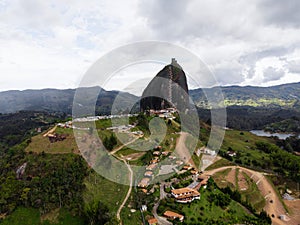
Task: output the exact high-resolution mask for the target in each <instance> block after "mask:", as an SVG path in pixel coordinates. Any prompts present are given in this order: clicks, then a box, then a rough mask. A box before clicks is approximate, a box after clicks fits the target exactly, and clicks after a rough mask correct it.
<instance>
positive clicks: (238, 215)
mask: <svg viewBox="0 0 300 225" xmlns="http://www.w3.org/2000/svg"><path fill="white" fill-rule="evenodd" d="M214 192H215V193H216V192H219V193H221V192H220V191H219V190H215V191H214ZM210 194H211V192H210V191H208V190H202V191H201V199H200V200H195V201H193V202H192V203H190V204H175V206H176V208H174V209H173V208H168V207H165V208H164V210H168V209H170V210H173V211H176V210H177V211H178V212H179V213H182V214H184V215H185V219H184V222H185V223H186V224H196V223H198V224H205V223H206V222H207V221H209V220H210V221H212V220H222V221H225V222H227V224H234V223H237V222H239V221H240V222H241V221H242V220H243V218H245V216H246V215H248V216H249V214H248V213H247V212H246V211H245V210H244V208H243V207H241V206H240V205H239V204H238V203H237V202H235V201H231V202H230V204H229V206H228V207H227V208H226V209H225V210H224V209H222V208H221V207H219V206H216V205H215V204H212V203H211V202H210V200H209V198H210V197H209V196H210Z"/></svg>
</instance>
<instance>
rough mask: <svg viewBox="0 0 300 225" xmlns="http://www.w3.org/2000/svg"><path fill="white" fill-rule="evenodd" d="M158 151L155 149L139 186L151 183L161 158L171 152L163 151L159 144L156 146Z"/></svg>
mask: <svg viewBox="0 0 300 225" xmlns="http://www.w3.org/2000/svg"><path fill="white" fill-rule="evenodd" d="M155 150H156V151H154V152H153V153H152V154H153V157H152V159H151V160H150V163H149V165H148V166H147V167H146V172H145V173H144V177H143V178H142V180H141V181H140V183H139V184H138V187H141V188H146V187H148V185H149V184H150V181H151V180H152V179H153V178H154V170H155V169H156V168H157V167H158V163H159V161H160V160H161V157H163V156H168V155H169V154H170V153H171V152H170V151H161V150H162V147H161V146H157V147H156V148H155Z"/></svg>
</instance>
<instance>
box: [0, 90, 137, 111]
mask: <svg viewBox="0 0 300 225" xmlns="http://www.w3.org/2000/svg"><path fill="white" fill-rule="evenodd" d="M82 89H83V90H84V92H85V94H86V96H89V93H92V94H94V93H99V92H100V91H101V92H100V95H99V97H98V99H97V103H96V113H102V114H109V113H110V110H111V106H112V104H113V102H114V100H115V98H116V96H118V99H119V100H120V101H118V102H120V104H122V106H121V107H122V108H123V109H127V107H128V105H129V103H132V102H136V101H138V99H139V98H138V97H136V96H134V95H132V94H129V93H126V92H119V91H106V90H104V89H102V88H100V87H88V88H82ZM75 92H76V89H65V90H58V89H41V90H24V91H5V92H0V113H13V112H17V111H21V110H31V111H50V112H64V113H68V114H71V113H72V106H73V99H74V94H75ZM128 110H130V109H128Z"/></svg>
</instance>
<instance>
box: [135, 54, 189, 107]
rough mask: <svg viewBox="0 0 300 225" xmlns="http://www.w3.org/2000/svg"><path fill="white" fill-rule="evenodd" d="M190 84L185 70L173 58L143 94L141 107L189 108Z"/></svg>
mask: <svg viewBox="0 0 300 225" xmlns="http://www.w3.org/2000/svg"><path fill="white" fill-rule="evenodd" d="M188 105H189V97H188V86H187V80H186V76H185V73H184V71H183V70H182V68H181V66H180V65H179V64H178V63H177V61H176V60H175V59H174V58H173V59H172V63H171V64H169V65H167V66H165V67H164V68H163V69H162V70H161V71H160V72H159V73H158V74H157V75H156V76H155V77H154V78H153V79H152V80H151V82H150V83H149V85H148V86H147V87H146V89H145V90H144V92H143V94H142V98H141V102H140V109H141V111H146V110H149V109H154V110H160V109H166V108H170V107H175V108H177V109H181V110H184V109H186V108H188Z"/></svg>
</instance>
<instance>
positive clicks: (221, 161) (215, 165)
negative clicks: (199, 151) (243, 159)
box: [205, 158, 235, 171]
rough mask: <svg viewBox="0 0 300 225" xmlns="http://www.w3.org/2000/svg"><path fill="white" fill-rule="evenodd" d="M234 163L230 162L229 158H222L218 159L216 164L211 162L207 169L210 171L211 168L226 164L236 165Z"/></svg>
mask: <svg viewBox="0 0 300 225" xmlns="http://www.w3.org/2000/svg"><path fill="white" fill-rule="evenodd" d="M234 165H235V164H234V163H232V162H230V161H229V160H227V159H224V158H222V159H220V160H218V161H216V162H215V163H214V164H211V165H210V166H209V167H207V168H206V169H205V170H207V171H209V170H213V169H217V168H220V167H224V166H234Z"/></svg>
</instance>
